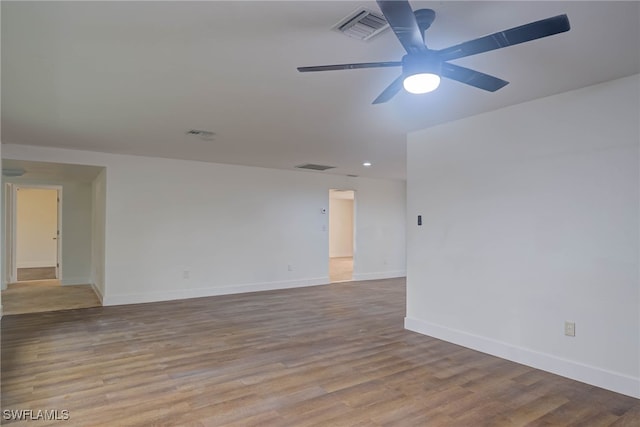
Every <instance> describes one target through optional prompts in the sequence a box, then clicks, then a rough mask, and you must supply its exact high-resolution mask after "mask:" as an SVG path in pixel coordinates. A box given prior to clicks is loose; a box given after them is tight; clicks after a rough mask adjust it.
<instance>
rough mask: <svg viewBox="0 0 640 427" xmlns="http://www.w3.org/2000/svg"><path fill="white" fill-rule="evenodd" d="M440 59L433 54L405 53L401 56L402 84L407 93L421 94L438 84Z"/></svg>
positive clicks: (440, 66)
mask: <svg viewBox="0 0 640 427" xmlns="http://www.w3.org/2000/svg"><path fill="white" fill-rule="evenodd" d="M441 68H442V63H441V61H440V60H439V59H438V58H437V57H435V56H433V55H415V54H414V55H405V57H404V58H402V72H403V74H404V76H405V77H404V80H403V82H402V86H403V87H404V89H405V90H406V91H407V92H409V93H414V94H421V93H428V92H432V91H434V90H436V89H437V88H438V86H440V70H441Z"/></svg>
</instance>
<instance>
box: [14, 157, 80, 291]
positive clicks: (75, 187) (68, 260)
mask: <svg viewBox="0 0 640 427" xmlns="http://www.w3.org/2000/svg"><path fill="white" fill-rule="evenodd" d="M4 147H6V145H4ZM3 151H4V150H3ZM3 154H4V153H3ZM3 182H10V183H14V184H27V185H59V186H62V229H61V233H62V250H61V255H62V256H61V263H60V265H61V267H62V271H61V272H62V277H61V284H63V285H78V284H87V283H91V232H92V230H91V217H92V211H91V204H92V200H91V198H92V196H91V194H92V188H91V184H90V183H87V182H79V181H65V180H51V179H48V180H41V179H36V180H33V179H30V178H29V177H28V176H27V175H26V174H25V175H24V176H22V177H4V179H3ZM5 190H6V189H5V188H4V186H3V187H2V192H3V199H4V192H5ZM4 252H5V248H4V246H3V247H2V259H3V260H4V259H5V257H4ZM3 262H4V261H3ZM4 267H6V266H4Z"/></svg>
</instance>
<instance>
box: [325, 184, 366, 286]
mask: <svg viewBox="0 0 640 427" xmlns="http://www.w3.org/2000/svg"><path fill="white" fill-rule="evenodd" d="M332 191H351V192H352V193H353V199H352V200H353V213H352V219H351V220H352V225H353V230H352V235H351V239H352V247H353V271H352V276H351V280H352V281H353V280H355V279H354V278H353V275H354V274H355V271H356V257H357V253H358V249H357V244H356V242H357V239H356V231H357V224H356V221H357V218H358V215H357V199H358V198H357V195H358V191H357V190H356V189H355V188H348V187H331V188H329V191H328V193H327V195H328V199H329V200H328V203H327V206H329V205H330V204H331V192H332ZM329 215H331V210H330V209H329ZM327 223H330V221H329V219H328V218H327ZM327 230H328V232H327V237H328V238H327V246H328V247H329V245H330V239H331V228H330V227H327ZM328 255H329V256H328V257H327V269H329V264H330V262H331V256H330V253H328Z"/></svg>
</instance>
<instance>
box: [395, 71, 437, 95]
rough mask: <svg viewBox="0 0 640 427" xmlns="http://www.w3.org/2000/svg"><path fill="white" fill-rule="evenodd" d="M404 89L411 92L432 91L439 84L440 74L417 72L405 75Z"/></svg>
mask: <svg viewBox="0 0 640 427" xmlns="http://www.w3.org/2000/svg"><path fill="white" fill-rule="evenodd" d="M402 86H403V87H404V90H406V91H407V92H409V93H413V94H416V95H418V94H421V93H429V92H433V91H434V90H436V89H437V88H438V86H440V76H439V75H437V74H433V73H418V74H412V75H410V76H407V77H405V79H404V81H403V82H402Z"/></svg>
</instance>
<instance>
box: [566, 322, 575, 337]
mask: <svg viewBox="0 0 640 427" xmlns="http://www.w3.org/2000/svg"><path fill="white" fill-rule="evenodd" d="M564 334H565V335H566V336H568V337H575V336H576V324H575V323H574V322H568V321H565V322H564Z"/></svg>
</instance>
